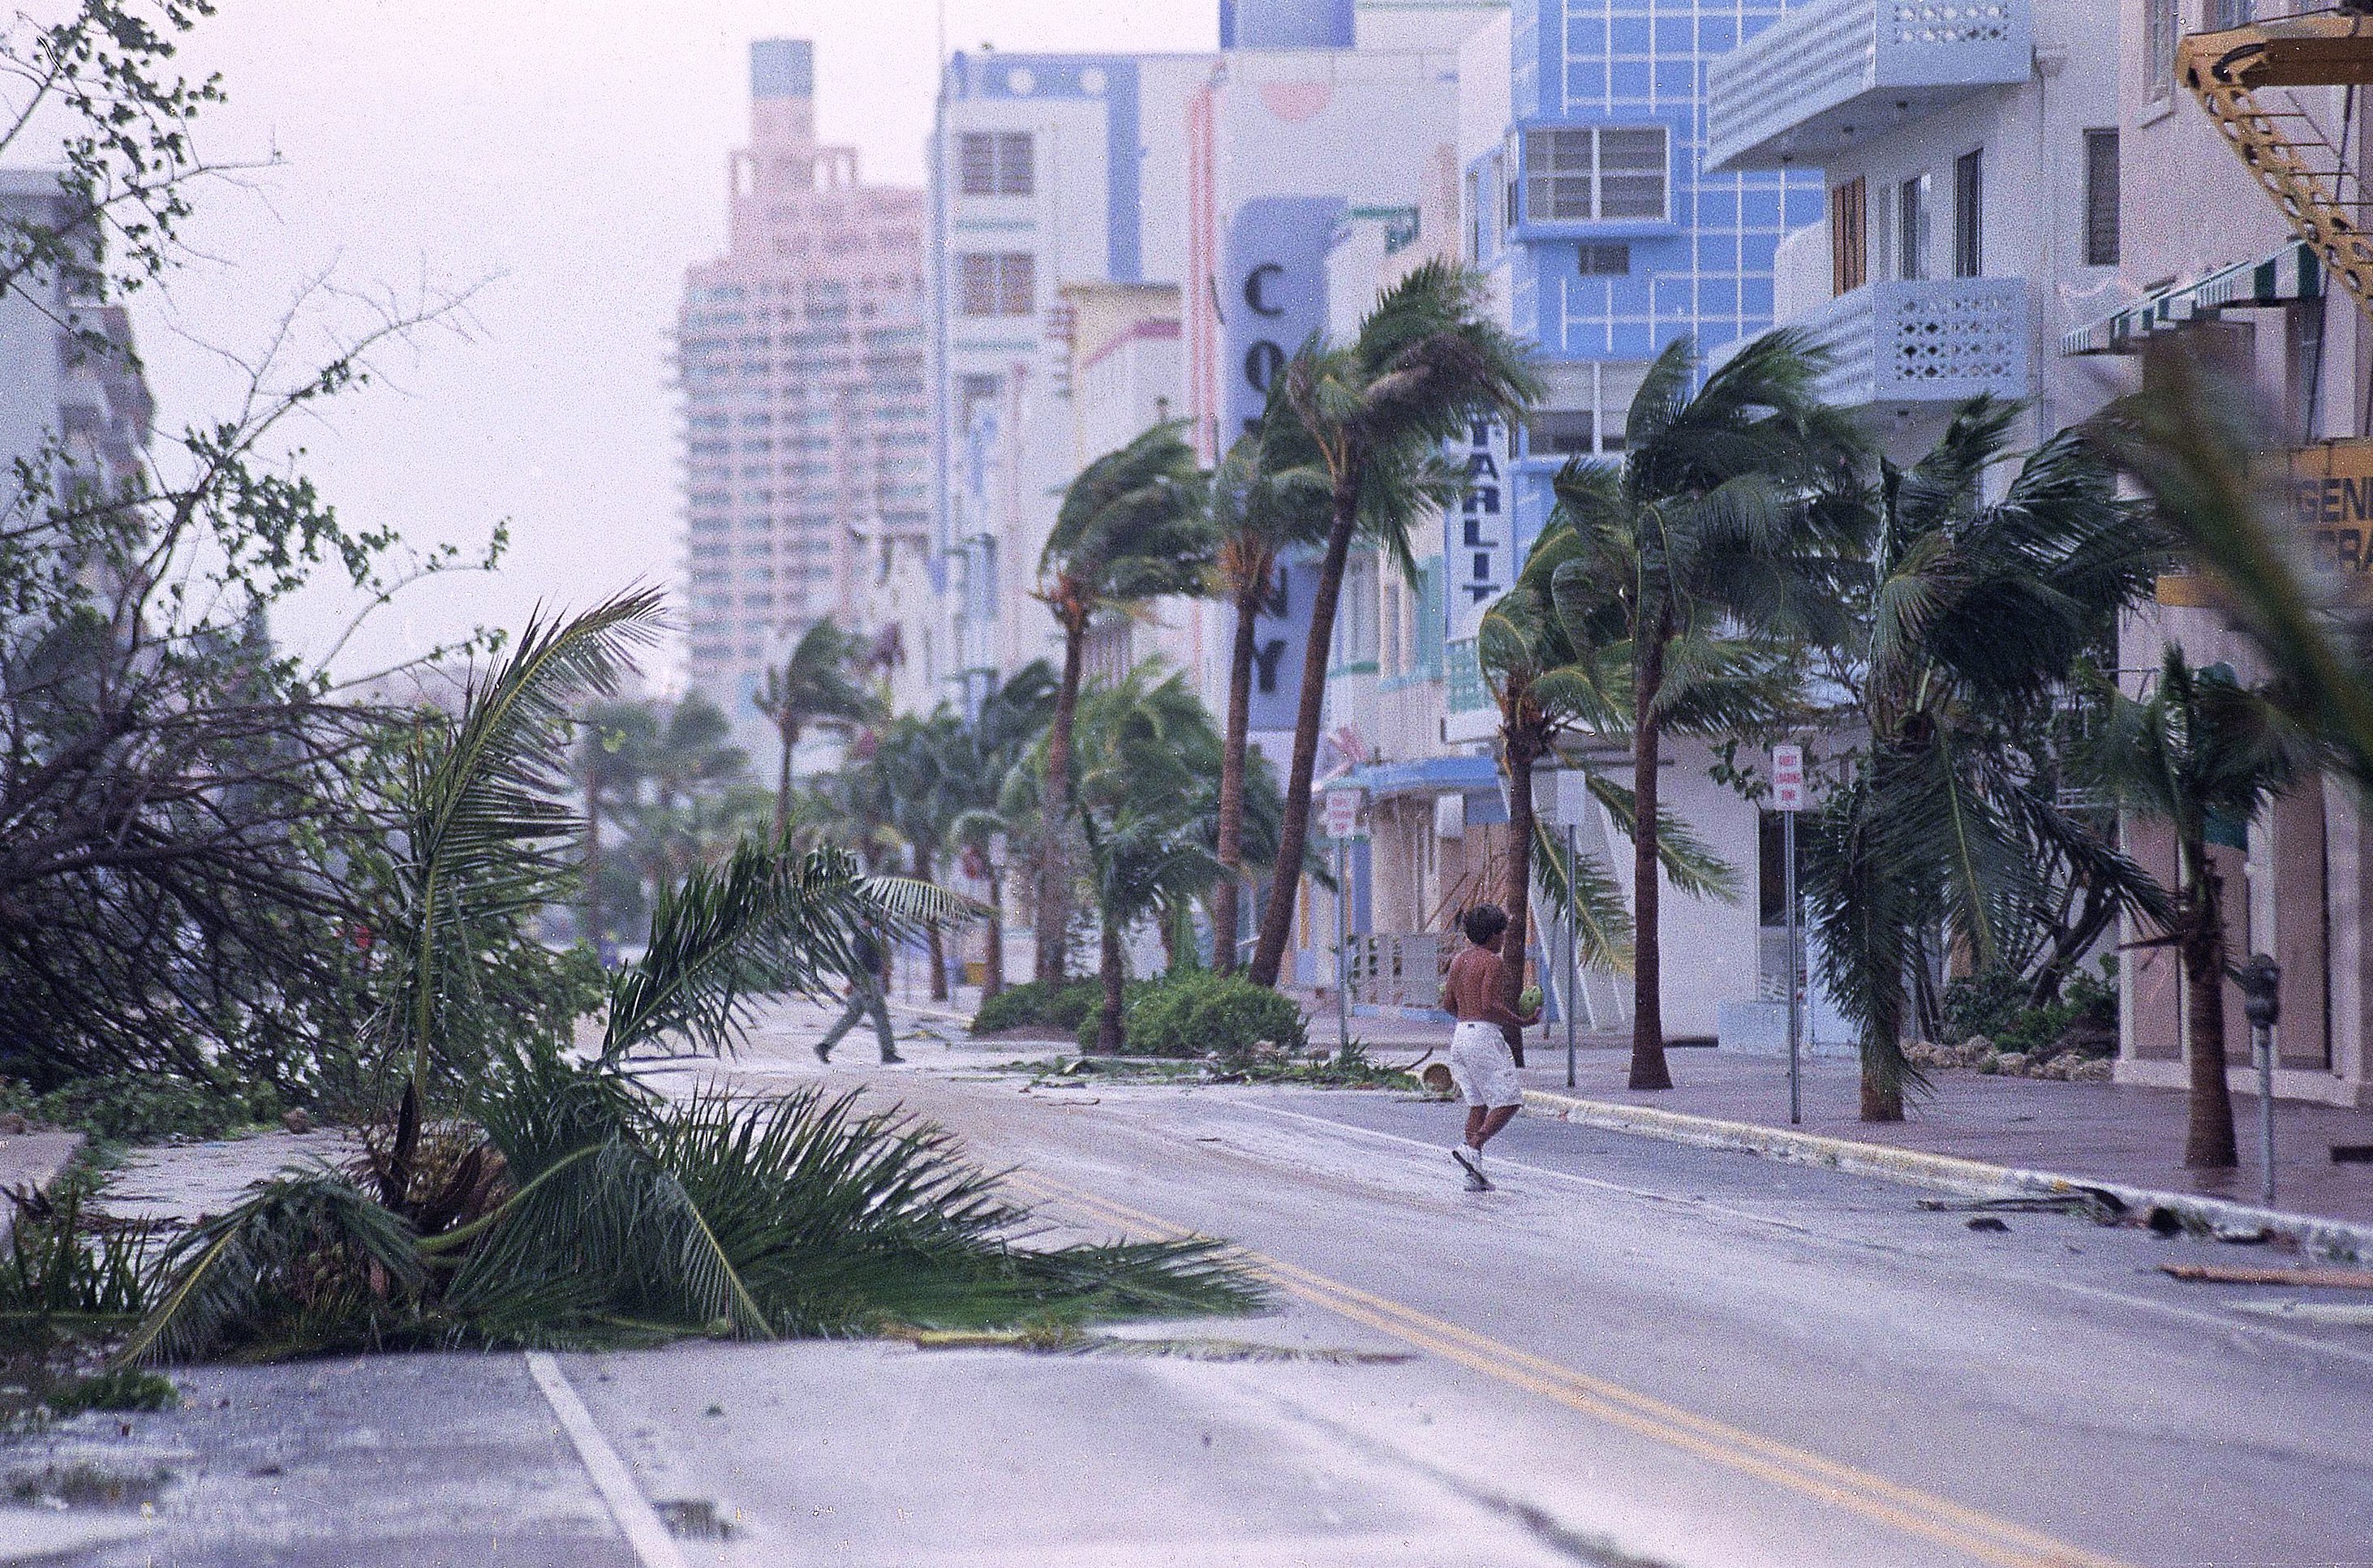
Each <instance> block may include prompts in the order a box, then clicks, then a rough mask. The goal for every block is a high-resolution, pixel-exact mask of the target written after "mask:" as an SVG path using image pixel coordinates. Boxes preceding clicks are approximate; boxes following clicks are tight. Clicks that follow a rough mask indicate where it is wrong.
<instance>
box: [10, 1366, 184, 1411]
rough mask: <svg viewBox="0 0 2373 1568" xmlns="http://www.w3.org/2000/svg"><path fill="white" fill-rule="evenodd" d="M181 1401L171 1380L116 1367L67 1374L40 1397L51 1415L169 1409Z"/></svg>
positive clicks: (179, 1394)
mask: <svg viewBox="0 0 2373 1568" xmlns="http://www.w3.org/2000/svg"><path fill="white" fill-rule="evenodd" d="M41 1403H43V1404H45V1405H47V1406H49V1407H50V1411H51V1413H52V1414H53V1415H61V1416H71V1415H79V1414H81V1413H82V1412H83V1411H85V1410H171V1409H172V1408H173V1407H174V1406H176V1405H178V1404H180V1403H181V1390H180V1389H178V1388H176V1387H173V1380H172V1379H171V1378H169V1377H165V1376H161V1375H158V1374H157V1373H154V1372H141V1371H137V1370H135V1369H134V1368H131V1367H118V1368H117V1369H115V1370H114V1371H112V1372H100V1373H95V1374H93V1375H90V1376H88V1377H70V1378H68V1379H66V1380H65V1381H64V1382H63V1383H61V1384H59V1385H58V1386H57V1387H54V1388H52V1389H51V1390H50V1391H49V1392H48V1393H46V1394H44V1395H42V1396H41Z"/></svg>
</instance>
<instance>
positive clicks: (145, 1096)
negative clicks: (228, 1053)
mask: <svg viewBox="0 0 2373 1568" xmlns="http://www.w3.org/2000/svg"><path fill="white" fill-rule="evenodd" d="M0 1109H5V1110H15V1111H22V1112H23V1113H24V1114H25V1115H27V1116H29V1117H34V1118H36V1119H38V1120H41V1121H46V1122H52V1123H54V1124H56V1125H57V1126H59V1127H69V1128H73V1129H75V1130H76V1131H77V1132H87V1133H89V1134H90V1135H91V1136H92V1137H94V1138H113V1139H119V1140H121V1141H123V1142H126V1143H154V1142H158V1141H160V1140H163V1139H167V1138H170V1137H173V1136H174V1135H176V1134H179V1135H180V1136H181V1137H184V1138H221V1137H224V1136H226V1135H228V1134H229V1133H232V1132H236V1131H237V1130H239V1129H240V1128H242V1127H248V1126H251V1125H253V1124H254V1123H256V1122H268V1121H273V1120H276V1119H277V1118H278V1117H279V1116H280V1113H281V1110H282V1109H283V1106H282V1105H281V1101H280V1094H279V1091H278V1090H276V1089H275V1088H274V1087H273V1086H272V1085H270V1084H268V1083H265V1084H259V1085H257V1086H255V1087H253V1088H251V1089H238V1088H231V1087H228V1086H227V1085H223V1084H217V1083H196V1082H191V1081H189V1080H188V1079H183V1078H172V1077H167V1076H165V1075H163V1074H159V1073H146V1072H143V1073H131V1072H125V1073H111V1074H109V1075H107V1076H105V1077H99V1078H77V1079H74V1080H72V1081H70V1082H66V1083H64V1084H61V1085H60V1086H59V1087H57V1088H55V1089H53V1090H51V1091H50V1092H49V1093H48V1094H32V1093H30V1092H29V1090H27V1089H26V1088H25V1086H24V1085H22V1084H17V1083H4V1084H0Z"/></svg>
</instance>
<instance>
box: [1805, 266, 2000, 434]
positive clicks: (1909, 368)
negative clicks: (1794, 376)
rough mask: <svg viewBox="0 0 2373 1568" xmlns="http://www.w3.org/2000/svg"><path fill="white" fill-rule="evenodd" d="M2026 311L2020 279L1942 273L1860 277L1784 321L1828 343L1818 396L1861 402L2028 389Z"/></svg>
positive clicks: (1842, 403)
mask: <svg viewBox="0 0 2373 1568" xmlns="http://www.w3.org/2000/svg"><path fill="white" fill-rule="evenodd" d="M2034 314H2035V307H2034V304H2033V300H2032V298H2031V295H2030V293H2029V291H2028V285H2027V280H2026V279H2025V278H2017V277H1948V278H1932V279H1926V280H1923V281H1921V282H1917V283H1873V284H1866V285H1864V287H1860V288H1857V289H1854V290H1853V291H1852V292H1851V293H1847V294H1841V295H1839V296H1838V297H1837V298H1834V299H1831V300H1829V301H1828V302H1827V303H1825V304H1822V305H1818V306H1816V307H1815V308H1814V309H1812V310H1806V311H1805V312H1804V313H1803V314H1801V315H1799V316H1797V317H1795V318H1794V320H1791V321H1787V322H1783V323H1782V324H1783V325H1784V326H1789V327H1794V328H1796V329H1798V330H1800V331H1803V332H1805V333H1808V334H1809V335H1811V336H1812V337H1813V338H1814V339H1815V340H1816V341H1818V342H1822V343H1826V344H1827V345H1829V352H1830V354H1831V355H1832V356H1833V359H1832V361H1831V364H1830V367H1829V372H1828V373H1827V374H1826V375H1824V376H1823V377H1822V378H1821V396H1822V398H1823V400H1824V401H1826V402H1829V403H1831V404H1836V405H1837V406H1839V407H1841V408H1864V407H1868V406H1871V405H1872V404H1902V403H1958V402H1959V401H1961V400H1962V399H1964V398H1971V397H1975V396H1977V395H1978V394H1979V393H1980V392H1992V393H1993V394H1994V395H1995V396H1996V397H2006V398H2023V397H2026V396H2028V394H2029V393H2030V392H2032V391H2033V388H2034V380H2035V377H2034V371H2033V369H2032V366H2031V363H2030V360H2029V358H2028V340H2029V339H2030V338H2031V337H2032V336H2033V334H2034Z"/></svg>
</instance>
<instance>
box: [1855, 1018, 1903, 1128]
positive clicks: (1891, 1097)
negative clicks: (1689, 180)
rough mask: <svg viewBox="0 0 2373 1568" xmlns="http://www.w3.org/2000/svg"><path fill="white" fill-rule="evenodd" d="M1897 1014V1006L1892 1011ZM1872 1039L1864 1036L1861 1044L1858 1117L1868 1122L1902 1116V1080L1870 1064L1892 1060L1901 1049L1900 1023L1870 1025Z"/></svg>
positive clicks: (1897, 1118)
mask: <svg viewBox="0 0 2373 1568" xmlns="http://www.w3.org/2000/svg"><path fill="white" fill-rule="evenodd" d="M1894 1011H1895V1012H1896V1013H1897V1014H1898V1015H1899V1016H1900V1012H1901V1009H1900V1007H1899V1008H1897V1009H1895V1010H1894ZM1872 1028H1873V1030H1874V1031H1875V1032H1876V1035H1877V1037H1876V1039H1867V1038H1866V1039H1864V1041H1863V1047H1862V1119H1863V1120H1864V1121H1868V1122H1890V1121H1901V1120H1902V1119H1903V1081H1902V1079H1901V1078H1900V1077H1897V1076H1894V1075H1891V1074H1885V1075H1883V1074H1881V1073H1880V1072H1879V1071H1876V1069H1875V1068H1874V1067H1873V1065H1872V1064H1873V1063H1874V1062H1877V1061H1880V1060H1892V1059H1894V1058H1895V1057H1896V1056H1898V1055H1899V1054H1900V1053H1901V1051H1902V1049H1903V1041H1902V1037H1901V1036H1902V1026H1901V1024H1900V1023H1898V1022H1890V1023H1888V1024H1885V1025H1874V1026H1872Z"/></svg>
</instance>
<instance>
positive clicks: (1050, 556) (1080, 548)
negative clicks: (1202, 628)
mask: <svg viewBox="0 0 2373 1568" xmlns="http://www.w3.org/2000/svg"><path fill="white" fill-rule="evenodd" d="M1211 547H1212V538H1211V531H1210V519H1209V517H1208V516H1207V515H1206V513H1205V509H1204V505H1203V497H1202V475H1201V474H1200V473H1199V471H1198V469H1197V468H1196V466H1195V452H1194V449H1193V448H1191V447H1189V446H1188V445H1187V444H1186V440H1185V439H1183V438H1182V437H1181V436H1180V434H1179V426H1178V425H1177V424H1175V422H1174V423H1171V424H1165V425H1156V426H1154V427H1152V428H1151V429H1150V430H1147V431H1145V432H1144V433H1143V434H1141V435H1140V436H1138V437H1137V438H1136V439H1134V440H1131V441H1130V442H1129V443H1128V445H1127V446H1124V447H1121V448H1119V449H1117V450H1116V451H1109V452H1106V453H1105V455H1104V456H1102V457H1100V458H1097V459H1096V460H1095V461H1094V462H1091V463H1089V464H1088V466H1087V467H1086V468H1084V469H1082V470H1081V473H1080V475H1079V477H1078V478H1076V479H1074V480H1072V481H1071V483H1070V486H1069V487H1068V488H1067V489H1066V490H1065V491H1064V492H1063V504H1062V506H1061V507H1060V508H1059V509H1058V510H1057V511H1056V514H1055V526H1054V529H1053V531H1052V532H1050V533H1049V534H1048V535H1047V538H1046V554H1045V556H1043V557H1042V558H1041V560H1040V562H1039V573H1040V575H1041V577H1042V578H1043V579H1044V583H1043V586H1041V587H1040V589H1039V591H1038V597H1039V598H1041V599H1043V600H1044V601H1046V607H1047V609H1048V610H1050V611H1052V612H1053V613H1054V616H1055V624H1056V625H1057V626H1059V627H1060V628H1061V629H1062V633H1063V670H1062V674H1061V677H1060V679H1059V681H1058V685H1057V686H1056V689H1055V712H1054V717H1053V720H1051V727H1050V729H1049V731H1048V743H1047V750H1046V793H1045V797H1044V805H1043V809H1042V814H1043V816H1044V818H1045V826H1044V831H1043V832H1042V834H1041V836H1040V839H1039V863H1038V886H1037V906H1038V907H1037V913H1036V919H1037V928H1038V956H1037V964H1036V977H1037V978H1038V980H1039V981H1040V982H1041V983H1042V984H1045V985H1048V986H1057V985H1060V984H1061V983H1062V980H1063V975H1064V971H1065V969H1066V967H1067V955H1066V952H1065V949H1066V945H1067V942H1068V937H1069V931H1070V892H1071V877H1070V871H1069V870H1068V869H1067V868H1066V867H1065V865H1064V863H1063V861H1064V859H1065V856H1064V852H1063V845H1064V836H1065V835H1066V834H1067V833H1068V832H1069V831H1070V821H1071V725H1072V720H1073V718H1074V716H1075V715H1076V714H1077V712H1078V711H1079V706H1080V683H1081V678H1082V675H1083V666H1082V663H1081V659H1082V655H1083V654H1084V652H1085V649H1086V647H1087V640H1088V628H1089V626H1092V625H1093V623H1094V621H1095V619H1096V617H1097V616H1099V615H1106V614H1116V613H1117V614H1139V613H1140V612H1141V611H1142V610H1143V608H1144V606H1145V604H1146V603H1148V602H1149V601H1151V600H1154V599H1159V598H1163V597H1165V596H1167V595H1170V594H1179V593H1192V592H1194V591H1196V590H1197V589H1198V588H1199V587H1200V586H1201V584H1202V581H1203V579H1204V574H1205V573H1206V572H1207V571H1208V570H1209V569H1210V562H1211Z"/></svg>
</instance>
